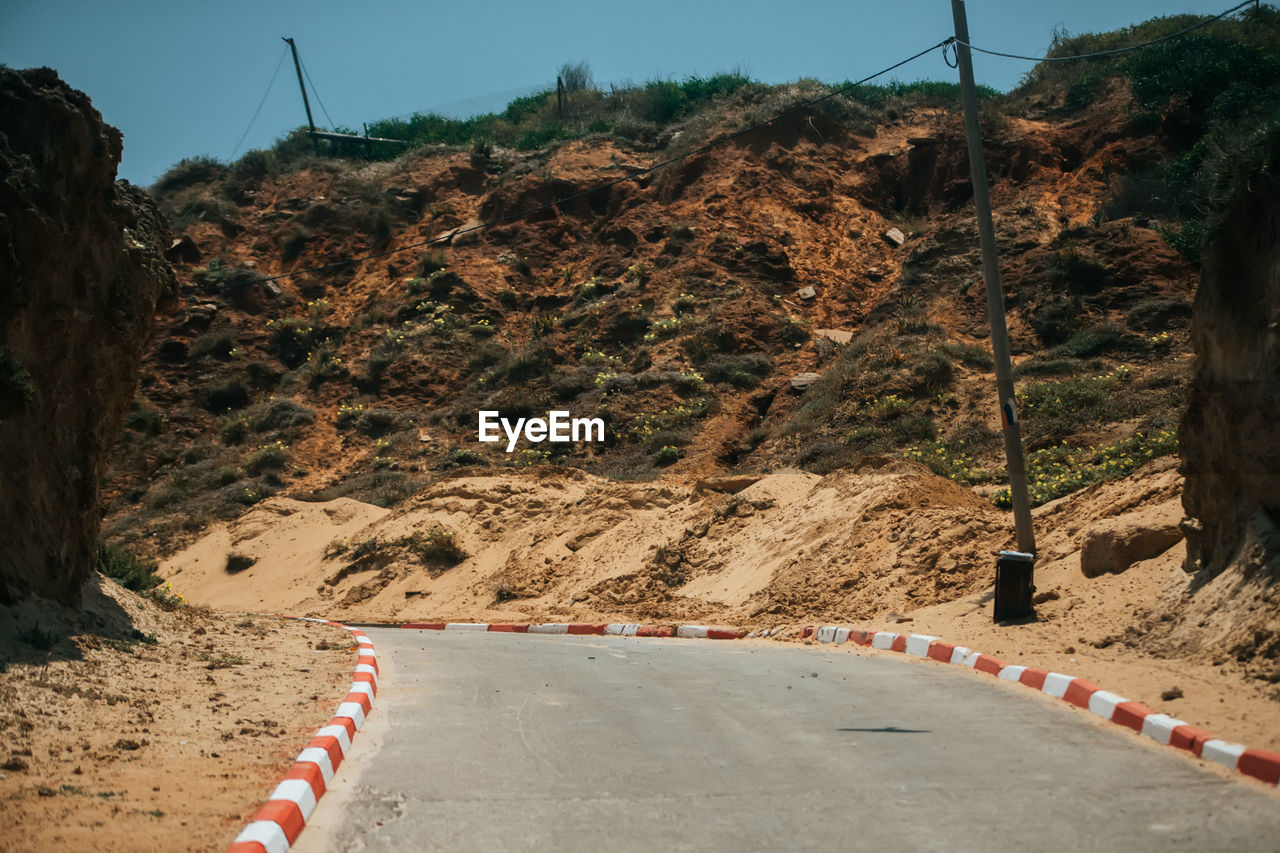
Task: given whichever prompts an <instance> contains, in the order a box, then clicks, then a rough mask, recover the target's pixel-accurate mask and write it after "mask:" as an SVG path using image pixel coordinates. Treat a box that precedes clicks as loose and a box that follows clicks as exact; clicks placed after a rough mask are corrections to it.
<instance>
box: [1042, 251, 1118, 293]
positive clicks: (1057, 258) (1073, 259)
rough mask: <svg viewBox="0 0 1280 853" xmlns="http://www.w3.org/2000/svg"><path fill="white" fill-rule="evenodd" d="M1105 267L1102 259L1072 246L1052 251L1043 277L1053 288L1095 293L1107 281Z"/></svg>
mask: <svg viewBox="0 0 1280 853" xmlns="http://www.w3.org/2000/svg"><path fill="white" fill-rule="evenodd" d="M1107 276H1108V274H1107V267H1106V265H1105V264H1103V263H1102V261H1100V260H1098V259H1097V258H1095V257H1093V256H1092V255H1089V254H1086V253H1084V252H1082V251H1080V250H1079V249H1077V248H1076V247H1074V246H1069V247H1067V248H1065V249H1060V250H1058V251H1057V252H1055V253H1054V255H1053V258H1052V260H1051V261H1050V263H1049V267H1048V269H1046V270H1045V279H1046V280H1047V281H1048V282H1049V284H1051V285H1053V286H1054V287H1055V288H1060V289H1062V288H1065V289H1068V290H1072V291H1075V292H1079V293H1097V292H1098V291H1100V290H1102V288H1103V287H1104V286H1105V285H1106V283H1107Z"/></svg>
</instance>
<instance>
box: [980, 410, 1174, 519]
mask: <svg viewBox="0 0 1280 853" xmlns="http://www.w3.org/2000/svg"><path fill="white" fill-rule="evenodd" d="M1177 451H1178V436H1177V433H1176V432H1174V431H1173V430H1171V429H1162V430H1157V431H1155V432H1153V433H1141V432H1140V433H1137V434H1136V435H1134V436H1133V437H1132V438H1127V439H1123V440H1121V441H1116V442H1113V443H1111V444H1105V445H1101V446H1099V447H1068V446H1066V445H1065V444H1062V445H1059V446H1057V447H1048V448H1044V449H1042V450H1036V451H1033V452H1032V453H1030V454H1029V455H1028V456H1027V491H1028V494H1029V496H1030V499H1031V505H1032V506H1040V505H1041V504H1043V503H1048V502H1049V501H1051V500H1054V499H1055V498H1060V497H1063V496H1064V495H1069V494H1071V493H1072V492H1074V491H1076V490H1077V489H1082V488H1084V487H1085V486H1089V485H1092V484H1094V483H1100V482H1102V481H1104V480H1112V479H1115V478H1117V477H1126V476H1128V475H1129V474H1132V473H1133V472H1134V471H1136V470H1137V469H1138V468H1140V467H1141V466H1143V465H1145V464H1146V463H1147V462H1149V461H1151V460H1152V459H1154V458H1156V457H1157V456H1164V455H1167V454H1170V453H1176V452H1177ZM992 502H993V503H994V504H995V505H996V506H998V507H1004V508H1009V507H1010V506H1012V498H1011V497H1010V495H1009V490H1008V489H1001V490H1000V491H999V492H997V493H996V494H995V495H994V496H993V497H992Z"/></svg>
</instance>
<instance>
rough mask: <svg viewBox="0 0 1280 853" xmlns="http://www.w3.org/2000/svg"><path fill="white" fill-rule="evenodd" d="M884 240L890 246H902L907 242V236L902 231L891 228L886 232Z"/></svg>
mask: <svg viewBox="0 0 1280 853" xmlns="http://www.w3.org/2000/svg"><path fill="white" fill-rule="evenodd" d="M884 239H885V241H886V242H888V243H889V244H890V245H893V246H901V245H902V244H903V243H905V242H907V235H906V234H903V233H902V231H900V230H899V229H897V228H890V229H889V230H888V231H886V232H884Z"/></svg>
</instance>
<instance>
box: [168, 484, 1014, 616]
mask: <svg viewBox="0 0 1280 853" xmlns="http://www.w3.org/2000/svg"><path fill="white" fill-rule="evenodd" d="M1002 515H1003V514H1002V513H1001V512H1000V511H998V510H996V509H995V508H993V507H992V506H991V505H990V504H988V503H986V502H985V501H983V500H982V499H981V498H979V497H978V496H976V495H975V494H973V493H972V492H970V491H968V490H967V489H963V488H960V487H959V486H956V485H955V484H954V483H951V482H949V481H947V480H944V479H941V478H939V477H936V476H934V475H933V474H931V473H929V472H928V471H926V470H925V469H923V468H921V467H919V466H916V465H914V464H912V463H906V462H902V461H900V460H898V461H892V462H891V461H888V460H871V461H869V462H868V463H866V464H864V465H863V466H861V467H860V469H858V470H853V471H840V472H837V473H834V474H831V475H829V476H827V477H819V476H817V475H814V474H806V473H801V472H781V473H775V474H771V475H769V476H767V477H764V478H762V479H760V480H759V481H757V482H755V483H753V484H752V485H750V486H748V487H747V488H745V489H743V490H741V491H739V492H738V493H736V494H732V495H729V494H723V493H719V492H708V491H699V490H696V489H690V488H688V487H685V486H680V485H673V484H666V483H643V484H634V483H617V482H612V481H608V480H603V479H600V478H596V477H592V476H590V475H587V474H584V473H582V472H579V471H572V470H559V469H551V468H544V469H536V470H531V471H526V472H519V473H510V474H501V475H490V474H485V475H469V474H462V475H459V476H456V477H454V478H451V479H448V480H444V481H442V482H440V483H437V484H436V485H434V486H433V487H431V488H429V489H427V490H426V491H424V492H422V493H420V494H419V495H418V496H416V497H415V498H414V499H412V500H411V501H409V502H407V503H406V504H404V505H402V506H401V507H400V508H398V509H397V510H395V511H394V512H390V513H388V512H386V511H382V510H378V509H377V508H373V507H366V506H364V505H362V504H357V503H355V502H353V501H349V500H344V501H336V502H333V503H328V504H304V503H299V502H296V501H288V500H273V501H269V502H266V503H264V504H263V505H262V506H260V507H259V508H257V509H255V510H254V512H252V513H250V514H249V515H246V516H245V517H244V518H242V519H240V520H239V521H237V522H234V523H232V524H231V525H229V526H227V527H225V528H222V529H220V530H218V531H216V532H214V533H213V534H211V535H209V536H206V537H205V538H204V539H203V540H201V541H200V542H198V543H197V544H196V545H194V546H192V547H191V548H189V549H188V550H186V551H184V552H182V553H181V554H178V555H177V556H175V557H174V558H172V559H171V560H169V561H168V562H167V563H166V564H165V566H164V567H163V570H164V571H165V573H166V574H167V575H168V576H169V577H171V578H172V579H173V582H174V585H175V587H176V588H178V589H180V590H181V591H182V592H183V593H184V594H185V595H187V596H188V597H190V598H191V599H192V600H194V601H198V602H200V603H204V604H210V605H216V606H222V607H235V608H243V609H263V608H267V609H278V610H287V611H291V612H311V613H324V614H326V615H328V616H330V617H333V618H341V619H347V620H357V621H358V620H383V619H387V620H391V619H405V620H409V619H413V620H417V619H442V618H443V619H459V620H460V619H478V620H485V619H488V620H494V619H552V618H561V617H568V616H572V617H574V618H587V619H597V618H608V617H619V618H621V617H628V618H649V619H664V618H666V619H677V618H694V617H696V618H706V619H717V620H719V621H737V622H744V621H749V620H754V619H759V618H762V617H765V616H769V617H775V618H784V617H785V618H824V619H838V618H844V619H865V618H869V617H871V616H874V615H877V614H878V613H879V612H881V611H882V610H884V609H886V608H889V609H899V610H906V609H911V608H914V607H919V606H922V605H925V604H931V603H935V602H937V601H944V600H950V599H953V598H955V597H956V596H957V595H961V594H964V593H966V592H969V591H971V590H973V589H976V588H977V587H978V586H980V585H981V584H983V583H985V582H986V581H985V580H984V578H986V577H987V576H988V575H989V566H990V563H991V560H990V555H991V553H993V552H994V550H996V549H998V548H999V547H1001V546H1004V545H1006V544H1007V540H1008V533H1007V531H1005V530H1004V529H1003V528H1004V525H1003V524H1002ZM440 535H451V536H452V538H453V541H456V543H457V544H458V546H459V547H460V548H461V550H462V551H463V552H464V553H465V554H467V555H468V556H467V558H466V559H465V560H463V561H461V562H460V563H459V564H457V565H453V566H451V567H450V566H448V565H447V564H441V563H439V562H436V563H434V564H433V563H432V562H431V561H430V560H425V561H424V559H423V556H422V543H423V542H424V539H430V538H431V537H433V536H440ZM326 549H327V550H328V553H329V555H330V556H329V557H328V558H326V557H325V554H326ZM233 551H234V552H236V553H239V554H243V555H245V556H248V557H250V558H252V559H254V560H255V562H254V564H253V565H252V566H251V567H250V568H248V569H247V570H244V571H242V572H238V573H228V572H227V571H226V565H227V557H228V554H230V553H231V552H233Z"/></svg>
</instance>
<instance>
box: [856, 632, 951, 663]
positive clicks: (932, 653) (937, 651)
mask: <svg viewBox="0 0 1280 853" xmlns="http://www.w3.org/2000/svg"><path fill="white" fill-rule="evenodd" d="M858 633H860V634H861V633H865V632H862V631H859V632H858ZM863 645H866V644H865V643H863ZM955 650H956V647H955V645H954V644H952V643H930V644H929V657H931V658H933V659H934V660H936V661H941V662H942V663H951V653H952V652H954V651H955Z"/></svg>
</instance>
